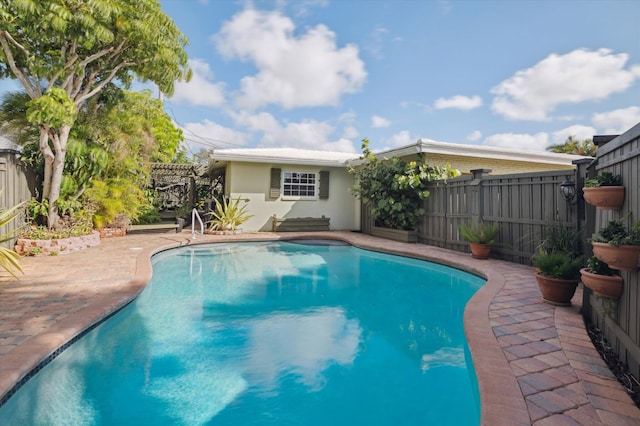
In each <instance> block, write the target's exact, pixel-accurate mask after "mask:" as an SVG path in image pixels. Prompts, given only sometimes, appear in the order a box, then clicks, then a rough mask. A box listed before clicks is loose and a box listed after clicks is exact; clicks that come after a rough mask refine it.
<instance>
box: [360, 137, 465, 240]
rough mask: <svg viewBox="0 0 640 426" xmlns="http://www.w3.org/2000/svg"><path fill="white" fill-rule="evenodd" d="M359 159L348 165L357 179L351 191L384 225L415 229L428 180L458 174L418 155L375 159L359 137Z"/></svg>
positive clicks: (377, 221) (380, 223)
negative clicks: (406, 160) (411, 158)
mask: <svg viewBox="0 0 640 426" xmlns="http://www.w3.org/2000/svg"><path fill="white" fill-rule="evenodd" d="M360 159H361V160H364V162H363V164H362V165H360V166H357V167H352V166H351V165H349V167H348V171H349V173H351V174H352V175H354V176H355V178H356V182H357V183H356V184H355V185H354V186H353V187H352V188H351V189H352V192H353V193H354V194H355V195H356V196H357V197H358V198H360V199H361V200H362V203H363V204H365V205H366V206H368V207H369V209H370V212H371V216H372V217H373V219H374V220H375V223H376V225H377V226H382V227H385V228H393V229H402V230H408V231H412V230H415V229H416V227H417V224H418V220H419V218H420V216H422V215H423V214H424V209H423V208H422V201H423V200H425V199H426V198H427V197H429V191H428V190H427V186H428V184H429V182H431V181H434V180H440V179H446V178H449V177H455V176H459V175H460V172H459V171H457V170H454V169H452V168H451V166H449V165H446V166H440V167H438V166H429V165H427V164H426V163H425V162H424V159H423V156H422V155H418V159H417V160H416V161H411V162H408V163H407V162H405V161H404V160H401V159H400V158H397V157H396V158H392V159H382V160H379V159H378V158H377V157H376V156H375V155H373V153H372V152H371V150H370V149H369V140H368V139H364V140H363V141H362V156H361V157H360Z"/></svg>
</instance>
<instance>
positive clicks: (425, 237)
mask: <svg viewBox="0 0 640 426" xmlns="http://www.w3.org/2000/svg"><path fill="white" fill-rule="evenodd" d="M587 161H589V160H587ZM489 172H490V170H486V169H479V170H473V171H472V173H473V175H472V176H464V177H460V178H456V179H451V180H449V181H447V182H446V183H443V182H437V183H434V184H433V185H432V186H431V188H430V191H431V195H430V196H429V198H428V199H427V200H426V201H425V210H426V214H425V215H424V217H423V218H422V220H421V223H420V226H419V234H418V240H419V242H421V243H424V244H429V245H434V246H439V247H444V248H448V249H452V250H457V251H464V252H468V250H469V249H468V244H467V242H466V241H465V240H464V239H463V238H462V236H461V235H460V231H459V225H461V224H463V223H468V222H471V221H479V220H481V221H484V222H488V223H495V224H497V225H499V227H500V234H499V236H498V238H497V241H498V243H499V244H498V245H497V246H496V247H494V249H493V251H492V256H493V257H497V258H500V259H504V260H508V261H512V262H517V263H522V264H529V263H530V259H531V256H533V254H534V253H535V251H536V247H537V246H538V244H539V243H540V241H541V240H542V238H543V237H542V236H543V235H544V232H545V229H546V228H548V227H557V226H562V227H567V228H571V229H578V228H579V227H580V226H579V225H580V221H579V218H578V214H577V209H576V208H575V206H576V202H575V200H573V201H571V202H567V201H566V200H565V199H564V198H563V197H562V194H561V193H560V190H559V189H560V184H561V183H562V182H564V181H565V180H571V181H572V182H574V183H575V182H576V175H575V171H574V170H558V171H550V172H536V173H523V174H511V175H495V176H494V175H487V173H489Z"/></svg>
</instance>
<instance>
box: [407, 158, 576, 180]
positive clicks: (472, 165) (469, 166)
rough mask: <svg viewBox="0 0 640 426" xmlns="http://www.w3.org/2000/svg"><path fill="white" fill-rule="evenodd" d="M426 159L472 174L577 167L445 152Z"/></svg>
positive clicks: (435, 163)
mask: <svg viewBox="0 0 640 426" xmlns="http://www.w3.org/2000/svg"><path fill="white" fill-rule="evenodd" d="M410 159H411V157H405V160H406V161H408V160H410ZM425 161H426V162H427V164H429V165H433V166H443V165H445V164H447V163H449V164H450V165H451V167H453V168H454V169H458V170H460V171H461V172H462V173H463V174H471V170H475V169H490V170H491V174H492V175H506V174H513V173H533V172H545V171H550V170H572V169H575V166H573V165H572V164H567V165H561V164H548V163H536V162H528V161H514V160H500V159H495V158H483V157H468V156H462V155H444V154H425Z"/></svg>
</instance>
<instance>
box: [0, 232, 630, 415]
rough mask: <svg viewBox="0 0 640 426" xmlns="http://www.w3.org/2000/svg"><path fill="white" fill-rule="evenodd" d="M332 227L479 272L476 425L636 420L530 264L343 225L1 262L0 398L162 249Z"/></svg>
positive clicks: (168, 238) (580, 328) (113, 299)
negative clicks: (16, 266) (13, 272)
mask: <svg viewBox="0 0 640 426" xmlns="http://www.w3.org/2000/svg"><path fill="white" fill-rule="evenodd" d="M305 236H306V237H308V238H338V239H342V240H345V241H347V242H349V243H351V244H353V245H356V246H359V247H362V248H367V249H374V250H378V251H384V252H390V253H395V254H401V255H405V256H410V257H416V258H422V259H427V260H433V261H437V262H440V263H444V264H447V265H452V266H456V267H459V268H461V269H464V270H467V271H470V272H474V273H476V274H480V275H483V276H485V277H486V278H487V283H486V284H485V285H484V286H483V287H482V288H481V289H480V290H479V291H478V292H477V293H476V295H475V296H474V297H473V298H472V300H471V301H470V302H469V304H468V305H467V308H466V310H465V331H466V334H467V339H468V342H469V346H470V349H471V353H472V357H473V362H474V367H475V370H476V374H477V376H478V383H479V387H480V394H481V399H482V424H483V425H491V426H494V425H530V424H533V425H540V426H542V425H616V426H623V425H636V426H637V425H640V409H638V408H637V407H636V406H635V405H634V404H633V401H632V400H631V398H630V397H629V396H628V395H627V394H626V393H625V392H624V389H623V388H622V386H621V385H620V384H619V383H618V382H617V381H616V380H615V377H614V376H613V375H612V373H611V372H610V371H609V369H608V368H607V367H606V365H605V363H604V362H603V361H602V360H601V358H600V356H599V355H598V353H597V351H596V350H595V348H594V347H593V345H592V343H591V341H590V339H589V337H588V335H587V333H586V331H585V328H584V323H583V321H582V317H581V316H580V315H579V313H578V311H579V308H580V301H581V300H582V297H581V291H580V289H579V290H578V292H577V294H576V296H575V297H574V299H573V305H572V306H571V307H555V306H551V305H548V304H546V303H543V302H542V299H541V297H540V293H539V291H538V288H537V285H536V283H535V278H534V276H533V271H532V268H530V267H526V266H522V265H517V264H512V263H508V262H502V261H495V260H488V261H482V260H476V259H472V258H471V257H470V256H469V255H465V254H462V253H456V252H452V251H449V250H444V249H439V248H435V247H429V246H425V245H421V244H403V243H396V242H392V241H388V240H382V239H378V238H375V237H371V236H367V235H362V234H358V233H350V232H330V233H307V234H305V233H286V234H273V233H256V234H243V235H234V236H209V235H206V236H201V237H198V238H197V239H196V240H193V241H192V240H191V239H190V237H191V234H190V233H187V232H186V231H185V232H183V233H181V234H175V233H168V234H145V235H128V236H126V237H122V238H114V239H106V240H103V241H102V243H101V244H100V245H99V246H97V247H93V248H90V249H87V250H84V251H81V252H77V253H72V254H68V255H64V256H47V257H37V258H23V260H22V265H23V269H24V272H25V274H24V275H23V276H22V277H21V278H20V281H14V280H13V279H12V278H11V277H10V276H9V275H8V274H6V273H4V272H0V403H2V402H4V401H5V400H6V399H7V398H8V397H10V396H11V395H12V394H13V392H14V390H15V387H16V384H20V383H22V381H24V380H25V378H26V377H28V375H29V373H30V372H31V371H32V370H33V369H34V368H36V367H37V366H39V365H40V364H41V363H42V362H43V361H44V360H46V359H48V358H49V357H50V356H51V355H52V354H55V353H56V351H59V348H60V347H63V346H64V345H65V344H66V343H68V342H69V341H72V340H73V339H74V337H76V336H77V335H78V334H79V333H81V332H82V331H83V330H85V329H86V328H87V327H89V326H91V325H92V324H95V323H96V322H97V321H100V320H101V319H103V318H104V317H106V316H108V315H109V314H111V313H113V312H114V311H116V310H117V309H119V308H120V307H121V306H123V305H124V304H126V303H127V302H128V301H130V300H131V298H133V297H135V296H136V295H137V294H138V293H139V292H140V291H142V289H144V286H145V285H146V283H147V282H148V281H149V280H150V278H151V272H152V271H151V266H150V262H149V259H150V256H151V255H152V254H153V253H155V252H157V251H158V250H161V249H163V248H168V247H175V246H179V245H186V244H194V243H203V242H221V241H231V240H253V241H256V240H261V241H264V240H274V239H283V238H287V239H288V238H297V237H305Z"/></svg>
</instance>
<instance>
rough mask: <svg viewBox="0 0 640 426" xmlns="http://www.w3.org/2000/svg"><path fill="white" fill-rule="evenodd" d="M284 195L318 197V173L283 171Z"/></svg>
mask: <svg viewBox="0 0 640 426" xmlns="http://www.w3.org/2000/svg"><path fill="white" fill-rule="evenodd" d="M282 175H283V176H282V177H283V179H282V195H283V196H284V197H292V198H311V199H315V198H316V193H317V186H316V184H317V182H318V178H317V175H316V173H308V172H286V171H285V172H283V174H282Z"/></svg>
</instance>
